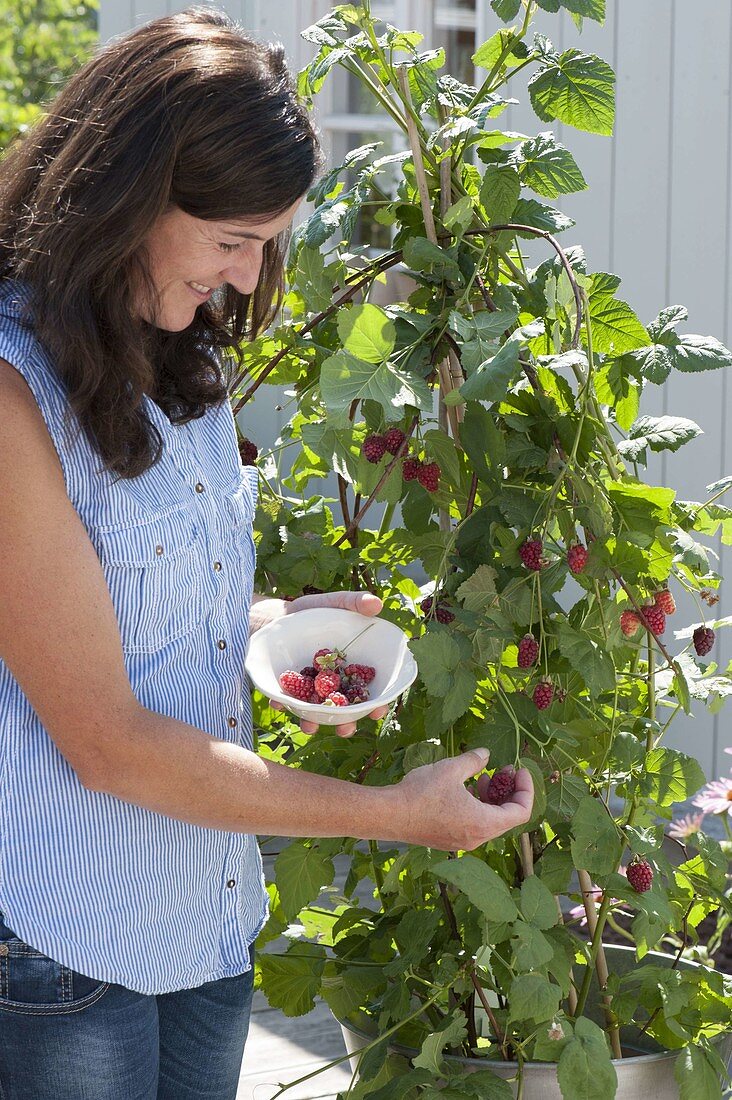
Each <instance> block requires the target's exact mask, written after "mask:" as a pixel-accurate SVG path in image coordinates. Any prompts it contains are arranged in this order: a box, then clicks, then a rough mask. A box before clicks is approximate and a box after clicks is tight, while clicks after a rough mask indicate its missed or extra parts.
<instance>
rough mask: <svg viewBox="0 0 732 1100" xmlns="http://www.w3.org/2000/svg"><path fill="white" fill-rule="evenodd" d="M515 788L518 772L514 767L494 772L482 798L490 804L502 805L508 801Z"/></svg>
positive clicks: (482, 800)
mask: <svg viewBox="0 0 732 1100" xmlns="http://www.w3.org/2000/svg"><path fill="white" fill-rule="evenodd" d="M515 790H516V773H515V771H514V770H513V768H510V769H506V771H500V772H494V774H493V775H492V776H491V780H490V783H489V784H488V786H487V787H486V789H485V792H484V793H483V794H482V795H481V799H480V800H481V802H487V803H488V805H489V806H502V805H503V803H504V802H508V800H509V798H510V797H511V795H512V794H513V793H514V791H515Z"/></svg>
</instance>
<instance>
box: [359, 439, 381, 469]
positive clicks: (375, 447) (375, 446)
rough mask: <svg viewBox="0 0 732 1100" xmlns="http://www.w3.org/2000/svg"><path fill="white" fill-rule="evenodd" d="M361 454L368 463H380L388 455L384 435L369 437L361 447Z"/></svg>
mask: <svg viewBox="0 0 732 1100" xmlns="http://www.w3.org/2000/svg"><path fill="white" fill-rule="evenodd" d="M361 454H362V455H363V456H364V458H365V459H366V461H367V462H373V463H377V462H379V461H380V460H381V459H382V458H383V457H384V455H385V454H386V443H385V442H384V437H383V435H367V436H366V438H365V439H364V441H363V446H362V447H361Z"/></svg>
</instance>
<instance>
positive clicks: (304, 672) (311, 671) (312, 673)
mask: <svg viewBox="0 0 732 1100" xmlns="http://www.w3.org/2000/svg"><path fill="white" fill-rule="evenodd" d="M319 671H320V669H317V668H315V666H314V665H307V666H306V667H305V668H301V669H300V675H301V676H307V677H308V679H309V680H314V679H315V677H316V676H317V675H318V672H319Z"/></svg>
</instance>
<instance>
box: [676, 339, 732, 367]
mask: <svg viewBox="0 0 732 1100" xmlns="http://www.w3.org/2000/svg"><path fill="white" fill-rule="evenodd" d="M673 351H674V366H675V368H676V370H680V371H683V372H684V373H685V374H692V373H695V372H697V371H702V370H719V368H720V367H729V366H732V352H730V351H728V350H727V348H726V347H725V346H724V344H720V342H719V340H715V339H714V337H713V336H694V335H692V334H690V333H686V334H685V335H683V336H680V337H679V342H678V344H676V345H675V346H674V348H673Z"/></svg>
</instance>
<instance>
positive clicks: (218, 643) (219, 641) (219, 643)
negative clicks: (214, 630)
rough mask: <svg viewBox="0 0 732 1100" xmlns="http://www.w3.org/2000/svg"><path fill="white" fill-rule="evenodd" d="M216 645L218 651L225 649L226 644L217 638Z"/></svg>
mask: <svg viewBox="0 0 732 1100" xmlns="http://www.w3.org/2000/svg"><path fill="white" fill-rule="evenodd" d="M216 645H217V646H218V647H219V649H226V642H225V641H224V639H223V638H219V640H218V642H217V643H216Z"/></svg>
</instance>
